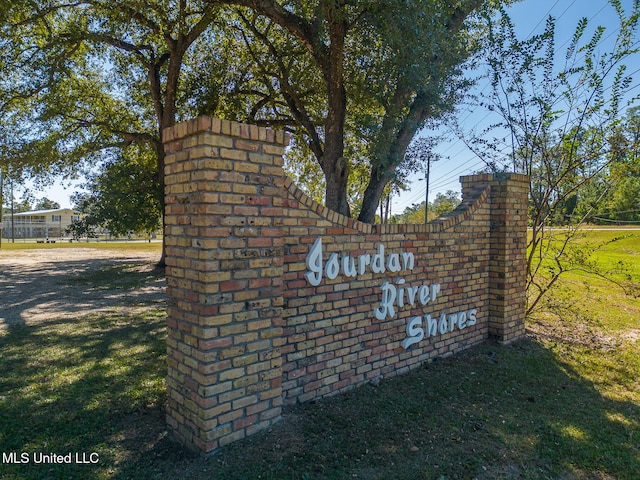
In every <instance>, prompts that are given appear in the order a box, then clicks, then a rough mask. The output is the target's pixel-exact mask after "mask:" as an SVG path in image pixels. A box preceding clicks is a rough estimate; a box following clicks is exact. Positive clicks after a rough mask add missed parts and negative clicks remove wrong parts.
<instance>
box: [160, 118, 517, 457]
mask: <svg viewBox="0 0 640 480" xmlns="http://www.w3.org/2000/svg"><path fill="white" fill-rule="evenodd" d="M164 142H165V150H166V153H167V156H166V172H165V173H166V175H165V182H166V189H165V192H166V196H165V200H166V217H165V219H166V220H165V221H166V229H165V242H166V246H167V280H168V289H167V294H168V319H167V325H168V340H167V342H168V362H169V374H168V378H167V388H168V392H169V407H168V424H169V428H170V430H171V431H172V433H173V435H174V436H175V437H176V438H178V439H179V440H181V441H182V442H183V443H185V444H186V445H187V446H189V447H191V448H194V449H196V450H199V451H202V452H205V453H209V452H212V451H215V450H216V449H217V448H219V447H220V446H223V445H225V444H227V443H229V442H232V441H234V440H238V439H241V438H244V437H246V436H248V435H251V434H253V433H255V432H257V431H259V430H261V429H263V428H265V427H267V426H269V425H271V424H272V423H273V422H274V421H276V420H277V419H278V418H279V416H280V414H281V408H282V406H283V405H286V404H293V403H296V402H299V401H308V400H312V399H317V398H320V397H323V396H327V395H331V394H335V393H337V392H340V391H343V390H346V389H349V388H353V387H354V386H357V385H360V384H363V383H365V382H368V381H377V380H379V379H380V378H383V377H386V376H392V375H397V374H401V373H404V372H407V371H409V370H410V369H412V368H415V367H417V366H419V365H420V364H422V363H424V362H426V361H428V360H430V359H433V358H435V357H443V356H447V355H451V354H453V353H456V352H458V351H461V350H463V349H465V348H468V347H470V346H472V345H475V344H478V343H480V342H483V341H485V340H486V339H489V338H492V339H495V340H496V341H498V342H499V343H502V344H505V343H509V342H512V341H514V340H516V339H518V338H520V337H521V336H522V334H523V333H524V287H525V277H524V273H525V268H526V265H525V246H526V215H527V193H528V180H527V178H526V177H524V176H522V175H516V174H503V175H475V176H467V177H462V178H461V182H462V194H463V202H462V204H461V205H460V207H459V208H458V209H457V210H456V211H454V212H453V213H452V214H450V215H449V216H447V217H446V218H441V219H438V220H437V221H435V222H431V223H429V224H427V225H383V226H380V225H376V226H374V225H368V224H362V223H359V222H357V221H355V220H353V219H350V218H346V217H344V216H342V215H339V214H337V213H335V212H332V211H329V210H328V209H327V208H325V207H323V206H321V205H318V204H317V203H315V202H313V201H312V200H311V199H309V198H308V197H307V196H306V195H305V194H304V193H303V192H302V191H301V190H300V189H299V188H297V187H296V185H294V184H293V183H292V182H291V180H290V179H289V178H287V177H286V176H285V174H284V172H283V170H282V164H283V160H282V155H283V153H284V148H285V146H286V143H287V138H286V137H285V136H284V134H282V133H281V132H273V131H271V130H268V129H265V128H259V127H256V126H249V125H243V124H238V123H234V122H228V121H223V120H218V119H213V118H208V117H201V118H198V119H195V120H192V121H190V122H186V123H183V124H180V125H177V126H175V127H172V128H170V129H167V130H165V132H164Z"/></svg>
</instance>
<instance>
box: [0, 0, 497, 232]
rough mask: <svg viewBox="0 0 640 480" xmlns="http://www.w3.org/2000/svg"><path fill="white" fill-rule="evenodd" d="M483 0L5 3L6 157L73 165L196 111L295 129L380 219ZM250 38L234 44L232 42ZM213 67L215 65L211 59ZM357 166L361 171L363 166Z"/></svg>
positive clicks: (440, 103) (17, 166) (154, 136)
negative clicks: (237, 49) (387, 191)
mask: <svg viewBox="0 0 640 480" xmlns="http://www.w3.org/2000/svg"><path fill="white" fill-rule="evenodd" d="M483 4H485V5H488V4H489V2H486V1H485V2H483V1H482V0H456V1H453V0H447V1H445V0H441V1H430V2H426V1H399V0H382V1H373V0H343V1H338V0H316V1H287V2H284V1H280V2H279V1H276V0H208V1H207V0H199V1H198V0H171V1H167V0H121V1H118V2H113V1H111V0H75V1H74V0H50V1H47V2H44V1H28V0H16V1H14V2H12V3H10V4H9V3H3V5H2V9H1V10H0V15H1V16H2V19H3V23H2V27H1V28H2V31H1V33H2V37H1V40H0V67H1V68H2V73H3V76H2V79H0V90H2V101H1V102H2V103H0V115H2V128H3V130H4V131H5V132H6V135H4V136H3V143H4V145H3V147H4V149H3V151H4V158H3V159H2V161H3V162H8V161H9V160H10V161H11V164H12V170H13V171H14V172H20V171H21V170H22V171H23V172H27V173H28V174H31V175H33V174H39V173H45V172H49V173H50V172H53V173H61V172H62V173H69V172H74V171H75V169H77V168H79V166H82V165H84V166H87V165H89V166H94V165H96V164H97V163H98V162H99V160H100V159H102V158H105V154H106V157H108V158H113V156H114V154H113V153H111V154H109V152H112V150H113V149H122V148H125V149H126V148H127V147H128V146H130V145H132V144H141V145H145V146H147V147H150V148H151V149H153V151H154V152H155V155H156V157H157V184H158V188H160V189H162V185H163V174H164V152H163V148H162V143H161V132H162V130H163V129H164V128H165V127H168V126H171V125H173V124H174V123H175V122H176V121H179V120H181V119H183V118H188V117H190V116H193V115H195V114H197V113H208V114H213V115H219V116H223V117H224V116H227V117H234V118H236V119H238V120H243V121H256V122H258V123H262V124H265V125H273V126H275V127H279V128H287V129H289V130H291V131H292V132H294V134H295V142H296V144H297V145H302V144H303V143H304V144H305V147H306V148H307V149H308V151H309V152H311V154H312V155H313V158H314V159H315V161H317V163H318V164H319V165H320V167H321V170H322V172H323V175H324V177H325V185H326V189H325V202H326V205H327V206H328V207H330V208H332V209H333V210H336V211H338V212H340V213H343V214H347V215H349V214H350V213H351V210H352V206H351V205H350V204H349V201H348V199H349V196H348V182H349V172H350V171H351V172H354V171H358V172H359V173H360V175H359V178H360V183H361V185H362V187H361V188H360V190H362V194H361V195H362V196H361V206H358V207H356V209H355V210H359V219H360V220H362V221H365V222H372V221H373V220H374V214H375V208H376V206H377V204H378V201H379V199H380V196H381V194H382V192H383V189H384V187H385V185H387V184H388V183H389V182H390V181H392V180H393V179H394V178H395V177H396V172H397V171H398V169H399V168H402V165H403V161H404V157H405V155H404V154H405V151H406V149H407V146H408V145H409V143H410V141H411V140H412V138H413V137H414V136H415V134H416V132H417V131H418V130H419V129H420V128H421V127H422V126H423V125H424V124H425V122H426V121H427V120H429V119H431V118H435V117H437V116H438V115H440V114H441V113H442V112H444V111H447V110H448V109H451V107H452V106H453V105H454V103H455V97H456V94H457V93H458V87H459V84H457V83H455V82H453V81H452V80H454V79H455V78H456V75H457V73H458V68H459V66H460V65H461V63H462V62H463V61H464V59H465V58H466V56H467V54H468V52H469V49H470V46H471V44H472V33H473V34H475V33H476V32H475V31H472V29H471V27H469V24H468V22H466V20H467V18H468V17H469V15H471V14H472V13H473V12H475V11H476V10H477V9H478V8H480V7H481V5H483ZM238 44H241V45H243V46H244V55H243V56H238V57H233V56H230V54H229V52H232V51H234V50H233V49H228V48H227V47H228V46H230V45H238ZM205 67H206V68H205ZM352 181H353V179H352Z"/></svg>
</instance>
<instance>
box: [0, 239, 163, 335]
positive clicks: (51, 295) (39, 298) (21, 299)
mask: <svg viewBox="0 0 640 480" xmlns="http://www.w3.org/2000/svg"><path fill="white" fill-rule="evenodd" d="M158 260H159V254H157V253H146V252H130V251H116V250H113V251H112V250H99V249H93V248H65V249H47V250H0V330H1V329H3V328H6V327H7V326H9V325H18V324H23V325H30V324H34V323H39V322H42V321H46V320H47V319H49V318H73V317H79V316H82V315H87V314H91V313H95V312H97V311H105V310H109V311H121V310H123V309H125V310H128V311H132V310H135V309H145V308H157V307H158V305H162V304H164V301H165V298H164V294H165V281H164V278H163V277H162V276H161V275H144V273H145V272H149V273H151V272H152V271H153V269H154V266H155V263H156V262H157V261H158ZM96 272H97V274H98V275H99V276H98V281H97V282H96ZM111 272H113V274H112V273H111ZM128 273H130V275H128ZM100 275H101V276H100ZM133 276H135V277H136V278H137V279H141V280H140V282H141V285H139V286H136V288H126V287H125V286H123V285H120V284H119V282H121V281H122V280H124V281H126V280H127V277H129V278H133Z"/></svg>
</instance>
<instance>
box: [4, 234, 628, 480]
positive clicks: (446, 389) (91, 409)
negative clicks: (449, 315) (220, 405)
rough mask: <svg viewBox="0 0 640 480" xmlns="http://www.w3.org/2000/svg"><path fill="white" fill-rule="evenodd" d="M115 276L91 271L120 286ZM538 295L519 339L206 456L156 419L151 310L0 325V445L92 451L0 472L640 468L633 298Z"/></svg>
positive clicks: (400, 473) (357, 394) (609, 259)
mask: <svg viewBox="0 0 640 480" xmlns="http://www.w3.org/2000/svg"><path fill="white" fill-rule="evenodd" d="M608 235H615V234H613V233H612V232H589V233H588V240H589V241H593V242H606V241H607V240H608V239H609V237H608ZM82 246H84V245H82ZM3 248H4V244H3ZM639 255H640V236H638V233H637V232H636V233H635V234H633V236H629V237H627V238H625V239H624V240H621V241H620V242H614V243H610V244H607V246H606V247H603V249H601V250H600V251H599V252H598V254H597V259H596V260H597V261H598V262H602V263H603V264H607V265H609V264H611V265H613V266H616V265H618V262H623V263H624V264H625V265H624V267H625V269H626V272H627V273H625V274H624V275H628V277H625V278H626V279H627V280H628V281H629V282H630V283H633V282H636V283H640V260H639ZM116 273H117V272H116ZM118 276H119V274H115V275H113V280H109V278H110V276H109V275H106V276H105V275H103V274H102V273H100V272H96V275H95V279H94V280H95V281H96V283H97V284H99V285H100V288H104V287H105V285H106V286H108V284H109V282H110V281H112V282H113V283H114V285H113V286H114V287H117V288H122V284H121V283H118V282H119V280H118ZM78 281H82V282H85V281H93V280H92V277H87V278H83V279H80V280H78ZM125 288H139V284H138V283H135V282H134V283H131V284H128V285H127V286H126V287H125ZM543 306H544V308H543V309H541V310H540V311H538V312H537V313H536V315H535V316H534V317H533V318H531V319H529V320H528V325H527V326H528V332H529V335H528V338H527V339H526V340H523V341H521V342H518V343H516V344H514V345H511V346H509V347H497V346H495V345H491V344H486V345H482V346H480V347H477V348H474V349H471V350H469V351H467V352H465V353H463V354H461V355H458V356H455V357H453V358H447V359H444V360H440V361H435V362H432V363H430V364H428V365H425V366H424V367H423V368H420V369H418V370H416V371H414V372H412V373H410V374H409V375H405V376H402V377H397V378H393V379H390V380H384V381H382V382H381V383H380V384H379V385H378V386H374V385H366V386H364V387H362V388H360V389H357V390H354V391H352V392H350V393H348V394H345V395H340V396H336V397H333V398H330V399H327V400H323V401H319V402H314V403H308V404H304V405H300V406H297V407H293V408H290V409H287V410H286V411H285V414H284V419H283V420H282V421H281V422H280V423H278V424H276V425H275V426H274V427H273V428H272V429H270V430H269V431H266V432H263V433H262V434H259V435H257V436H254V437H252V438H250V439H247V440H244V441H241V442H238V443H235V444H233V445H230V446H227V447H225V448H224V449H222V451H220V452H219V453H217V454H216V455H214V456H212V457H208V458H201V457H198V456H195V455H193V454H191V453H189V452H187V451H185V450H184V449H182V448H181V447H180V446H179V445H177V444H175V443H173V442H172V441H171V440H170V439H169V438H168V437H167V436H166V433H165V430H164V410H163V409H164V403H165V397H166V393H165V389H164V377H165V373H166V367H165V345H164V341H165V331H164V318H165V317H164V311H163V310H161V309H156V308H151V309H148V310H146V311H144V313H137V314H131V315H125V314H120V313H109V314H91V315H88V316H86V317H82V318H81V319H79V320H73V321H71V320H67V319H65V320H62V319H61V320H59V321H55V320H54V321H51V322H48V323H46V324H42V325H38V326H27V327H24V326H21V327H16V328H12V329H9V330H7V331H6V332H4V334H0V352H1V354H0V372H2V374H1V375H0V453H1V452H30V453H32V452H44V453H47V452H56V453H60V454H63V453H65V454H66V453H67V452H73V453H76V452H79V453H86V454H90V453H97V454H98V457H99V462H98V463H96V464H94V465H91V464H88V465H64V464H62V465H52V464H47V465H34V464H29V465H7V464H4V465H3V464H0V478H2V479H11V478H16V479H18V478H19V479H48V478H51V479H58V478H65V479H67V478H78V479H80V478H82V479H91V478H101V479H106V478H122V479H124V478H131V479H145V478H149V479H152V478H154V479H155V478H157V479H166V478H172V479H174V478H175V479H182V478H184V479H190V480H198V479H220V480H222V479H225V480H227V479H257V478H262V479H274V480H275V479H277V480H280V479H354V478H358V479H385V480H386V479H410V480H412V479H436V480H445V479H446V480H452V479H474V478H476V479H487V480H490V479H500V478H503V479H566V480H570V479H580V480H581V479H607V480H609V479H611V480H613V479H623V480H624V479H628V480H635V479H638V478H640V477H639V472H640V379H639V373H640V303H639V301H638V299H637V298H634V297H633V296H630V295H626V294H625V292H624V290H622V289H620V288H618V287H615V286H614V285H612V284H609V283H607V282H604V281H602V280H601V279H600V278H597V277H591V276H590V275H588V274H585V273H582V272H573V273H571V274H570V275H568V276H567V277H566V278H565V280H563V281H562V282H560V284H559V287H558V289H557V290H556V291H554V292H553V294H552V295H550V297H549V298H548V299H547V300H546V301H545V302H544V305H543Z"/></svg>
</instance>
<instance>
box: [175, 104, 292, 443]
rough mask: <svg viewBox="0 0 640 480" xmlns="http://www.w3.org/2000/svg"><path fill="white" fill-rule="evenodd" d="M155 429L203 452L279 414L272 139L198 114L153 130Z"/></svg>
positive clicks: (278, 191)
mask: <svg viewBox="0 0 640 480" xmlns="http://www.w3.org/2000/svg"><path fill="white" fill-rule="evenodd" d="M163 141H164V144H165V152H166V159H165V163H166V166H165V182H166V188H165V203H166V210H165V225H166V227H165V243H166V261H167V285H168V286H167V296H168V307H167V354H168V364H169V365H168V377H167V390H168V397H169V401H168V402H169V404H168V411H167V422H168V426H169V430H170V432H171V433H172V435H173V436H174V437H175V438H177V439H178V440H179V441H181V442H182V443H184V444H185V445H187V446H188V447H190V448H192V449H194V450H196V451H200V452H204V453H210V452H213V451H215V450H216V449H217V448H218V447H220V446H223V445H225V444H227V443H230V442H232V441H235V440H238V439H241V438H244V437H245V436H248V435H251V434H252V433H255V432H257V431H259V430H261V429H263V428H265V427H268V426H269V425H271V424H272V423H273V422H274V421H276V420H277V419H278V418H279V416H280V413H281V403H282V399H281V394H282V388H281V381H282V380H281V377H282V360H281V353H280V347H281V345H282V341H283V340H282V318H281V315H282V273H283V243H282V242H283V240H282V234H281V231H280V229H279V228H276V227H277V225H276V224H279V223H280V217H281V216H282V211H281V208H280V207H277V206H276V205H278V202H275V203H274V202H273V200H274V197H278V196H281V195H283V192H284V190H283V188H282V185H283V183H284V173H283V170H282V168H281V167H282V154H283V152H284V147H285V145H286V143H287V138H286V137H285V135H284V133H283V132H274V131H272V130H268V129H266V128H260V127H257V126H249V125H243V124H239V123H235V122H229V121H223V120H219V119H213V118H208V117H200V118H197V119H195V120H192V121H189V122H185V123H182V124H179V125H176V126H175V127H172V128H168V129H166V130H165V131H164V132H163Z"/></svg>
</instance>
